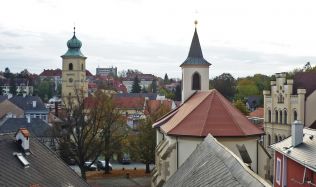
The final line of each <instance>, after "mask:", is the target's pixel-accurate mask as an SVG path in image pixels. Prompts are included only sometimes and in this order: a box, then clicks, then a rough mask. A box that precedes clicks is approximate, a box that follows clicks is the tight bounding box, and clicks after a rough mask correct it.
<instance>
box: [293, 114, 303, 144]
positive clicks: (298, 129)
mask: <svg viewBox="0 0 316 187" xmlns="http://www.w3.org/2000/svg"><path fill="white" fill-rule="evenodd" d="M303 127H304V125H303V123H302V122H301V121H298V120H296V121H294V122H293V124H292V146H293V147H296V146H298V145H300V144H301V143H302V142H303Z"/></svg>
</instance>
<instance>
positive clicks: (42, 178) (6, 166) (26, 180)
mask: <svg viewBox="0 0 316 187" xmlns="http://www.w3.org/2000/svg"><path fill="white" fill-rule="evenodd" d="M14 135H15V134H14V133H11V134H0V152H1V154H0V163H1V164H0V171H1V172H0V186H4V187H11V186H31V185H34V186H35V185H38V186H47V187H50V186H52V187H61V186H76V187H77V186H78V187H81V186H89V185H88V184H87V183H86V182H85V181H84V180H82V179H81V178H80V177H79V176H78V175H77V174H76V173H75V172H74V171H73V170H72V169H71V168H70V167H69V166H67V165H66V164H65V163H64V162H63V161H62V160H61V159H59V158H58V157H57V155H55V154H54V153H53V152H51V151H50V150H49V149H48V148H46V147H45V146H44V145H43V144H42V143H40V142H39V141H38V140H37V139H36V138H33V137H30V152H31V154H30V155H24V157H25V158H26V160H27V161H28V162H29V163H30V165H29V167H28V168H24V167H23V165H22V164H21V162H20V161H19V160H18V159H17V157H16V156H13V153H14V152H21V151H20V149H19V148H18V145H17V143H16V141H15V137H14Z"/></svg>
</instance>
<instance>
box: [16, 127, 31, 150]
mask: <svg viewBox="0 0 316 187" xmlns="http://www.w3.org/2000/svg"><path fill="white" fill-rule="evenodd" d="M15 139H16V140H17V142H18V143H21V147H22V148H23V150H24V151H25V152H29V150H30V133H29V131H28V130H27V129H26V128H20V129H19V130H18V132H17V133H16V134H15Z"/></svg>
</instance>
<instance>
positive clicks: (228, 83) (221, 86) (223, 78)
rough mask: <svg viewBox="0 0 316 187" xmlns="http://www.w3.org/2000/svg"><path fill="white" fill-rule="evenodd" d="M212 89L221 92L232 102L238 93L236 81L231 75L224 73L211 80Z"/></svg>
mask: <svg viewBox="0 0 316 187" xmlns="http://www.w3.org/2000/svg"><path fill="white" fill-rule="evenodd" d="M210 87H211V88H214V89H216V90H217V91H219V92H220V93H221V94H222V95H223V96H224V97H226V98H227V99H229V100H232V99H233V97H234V95H235V93H236V80H235V78H234V77H233V76H232V75H231V74H230V73H223V74H221V75H219V76H217V77H215V78H214V79H213V80H210Z"/></svg>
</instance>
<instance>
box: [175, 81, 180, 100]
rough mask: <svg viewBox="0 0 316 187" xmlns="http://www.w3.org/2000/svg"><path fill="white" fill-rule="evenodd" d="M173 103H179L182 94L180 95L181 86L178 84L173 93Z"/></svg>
mask: <svg viewBox="0 0 316 187" xmlns="http://www.w3.org/2000/svg"><path fill="white" fill-rule="evenodd" d="M174 94H175V98H174V100H175V101H181V97H182V93H181V84H178V85H177V86H176V91H175V93H174Z"/></svg>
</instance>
